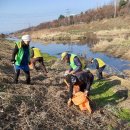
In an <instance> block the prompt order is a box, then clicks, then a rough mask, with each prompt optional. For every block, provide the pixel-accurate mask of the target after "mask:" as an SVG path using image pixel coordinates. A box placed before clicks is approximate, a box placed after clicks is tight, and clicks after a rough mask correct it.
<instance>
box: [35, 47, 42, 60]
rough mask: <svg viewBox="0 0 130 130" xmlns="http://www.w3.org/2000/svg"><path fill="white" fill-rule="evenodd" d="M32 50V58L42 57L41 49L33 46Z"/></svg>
mask: <svg viewBox="0 0 130 130" xmlns="http://www.w3.org/2000/svg"><path fill="white" fill-rule="evenodd" d="M33 51H34V57H33V58H37V57H42V54H41V51H40V50H39V49H38V48H33Z"/></svg>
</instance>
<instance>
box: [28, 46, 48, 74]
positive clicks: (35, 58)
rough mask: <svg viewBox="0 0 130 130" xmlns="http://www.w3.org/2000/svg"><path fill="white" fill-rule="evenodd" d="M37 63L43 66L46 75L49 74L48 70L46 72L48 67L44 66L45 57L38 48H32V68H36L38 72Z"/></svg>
mask: <svg viewBox="0 0 130 130" xmlns="http://www.w3.org/2000/svg"><path fill="white" fill-rule="evenodd" d="M36 62H39V63H40V64H41V65H42V66H43V70H44V72H45V75H46V74H47V73H48V72H47V70H46V67H45V65H44V59H43V56H42V53H41V51H40V49H39V48H36V47H32V48H31V63H32V66H33V67H32V68H34V69H35V70H36V71H37V69H36V66H35V64H36Z"/></svg>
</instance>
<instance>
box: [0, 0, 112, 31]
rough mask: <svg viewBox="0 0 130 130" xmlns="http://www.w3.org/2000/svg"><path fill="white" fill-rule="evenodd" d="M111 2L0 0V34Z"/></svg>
mask: <svg viewBox="0 0 130 130" xmlns="http://www.w3.org/2000/svg"><path fill="white" fill-rule="evenodd" d="M111 1H112V0H0V33H10V32H14V31H17V30H20V29H24V28H27V27H31V26H36V25H38V24H40V23H43V22H47V21H52V20H54V19H57V18H58V17H59V16H60V15H61V14H62V15H65V16H69V15H75V14H80V12H85V11H87V10H88V9H93V8H97V7H101V6H102V5H105V4H107V3H110V2H111Z"/></svg>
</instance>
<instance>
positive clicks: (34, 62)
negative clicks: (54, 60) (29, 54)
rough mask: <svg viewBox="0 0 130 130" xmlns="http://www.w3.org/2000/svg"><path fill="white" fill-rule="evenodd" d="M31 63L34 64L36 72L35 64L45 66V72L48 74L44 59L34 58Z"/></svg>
mask: <svg viewBox="0 0 130 130" xmlns="http://www.w3.org/2000/svg"><path fill="white" fill-rule="evenodd" d="M31 62H32V64H33V67H34V69H35V70H36V66H35V64H36V62H39V63H40V64H41V65H42V66H43V69H44V71H45V72H47V71H46V67H45V65H44V60H43V57H37V58H32V59H31Z"/></svg>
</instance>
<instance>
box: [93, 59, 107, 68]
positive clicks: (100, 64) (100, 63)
mask: <svg viewBox="0 0 130 130" xmlns="http://www.w3.org/2000/svg"><path fill="white" fill-rule="evenodd" d="M95 59H96V60H97V62H98V65H99V68H100V67H103V66H104V65H106V64H105V62H104V61H102V60H101V59H99V58H95Z"/></svg>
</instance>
